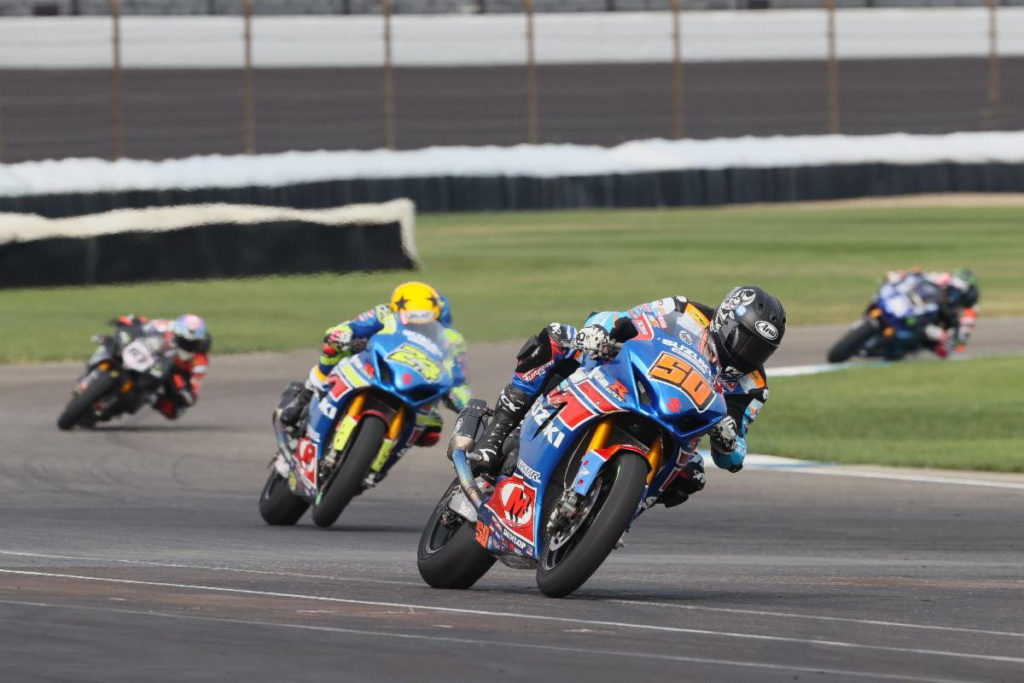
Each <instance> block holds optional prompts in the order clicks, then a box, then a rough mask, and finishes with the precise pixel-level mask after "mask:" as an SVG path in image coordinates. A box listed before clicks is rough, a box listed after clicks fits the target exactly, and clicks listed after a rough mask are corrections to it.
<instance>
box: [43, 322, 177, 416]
mask: <svg viewBox="0 0 1024 683" xmlns="http://www.w3.org/2000/svg"><path fill="white" fill-rule="evenodd" d="M93 341H94V342H96V343H97V347H96V350H95V351H94V352H93V354H92V356H91V357H90V358H89V360H88V361H87V362H86V372H85V374H84V375H83V376H82V377H81V378H80V379H79V380H78V384H77V385H76V386H75V389H74V391H73V392H72V396H71V400H70V401H69V402H68V404H67V406H66V407H65V408H64V411H63V412H62V413H61V414H60V417H58V418H57V427H59V428H60V429H71V428H72V427H75V426H81V427H92V426H93V425H95V424H96V423H97V422H105V421H107V420H110V419H111V418H114V417H117V416H118V415H121V414H123V413H134V412H136V411H137V410H138V409H139V408H140V407H141V406H142V405H144V404H145V403H147V402H148V400H149V399H150V397H151V396H153V395H154V394H155V393H157V392H158V391H159V390H160V388H161V387H162V386H163V384H164V382H165V381H166V379H167V377H168V374H169V373H170V372H171V369H172V365H173V364H174V354H175V350H174V345H173V343H171V341H170V340H169V339H167V338H166V337H165V336H164V335H162V334H159V333H154V332H147V331H146V330H145V328H144V327H143V326H142V325H121V324H118V325H117V326H116V329H115V331H114V333H113V334H111V335H105V336H104V335H97V336H95V337H93Z"/></svg>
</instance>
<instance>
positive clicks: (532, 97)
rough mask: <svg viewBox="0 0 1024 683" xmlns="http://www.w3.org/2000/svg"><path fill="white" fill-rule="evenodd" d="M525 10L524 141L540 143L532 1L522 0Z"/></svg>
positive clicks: (532, 143) (534, 143) (533, 143)
mask: <svg viewBox="0 0 1024 683" xmlns="http://www.w3.org/2000/svg"><path fill="white" fill-rule="evenodd" d="M523 9H524V10H526V141H527V142H528V143H530V144H531V145H536V144H538V143H539V142H540V123H539V118H540V117H539V114H538V111H537V110H538V104H537V99H538V98H537V60H536V56H535V55H534V49H533V48H534V33H533V0H523Z"/></svg>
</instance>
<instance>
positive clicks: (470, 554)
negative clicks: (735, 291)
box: [417, 313, 727, 597]
mask: <svg viewBox="0 0 1024 683" xmlns="http://www.w3.org/2000/svg"><path fill="white" fill-rule="evenodd" d="M698 315H699V314H698ZM633 323H634V326H635V327H636V331H637V334H636V336H635V337H633V338H632V339H629V340H628V341H626V342H624V343H623V345H622V348H621V350H620V351H619V353H618V354H617V356H616V358H615V360H613V361H610V362H605V363H599V362H594V361H586V362H585V363H584V365H583V366H581V367H580V369H579V370H577V371H576V372H575V373H573V374H572V375H571V376H570V377H568V378H567V379H565V380H564V381H562V382H561V383H560V384H559V385H558V386H557V387H555V388H554V389H552V390H551V391H550V392H549V393H547V394H546V395H543V396H541V397H540V398H538V399H537V400H536V401H535V402H534V404H533V406H532V408H531V410H530V413H529V414H528V415H527V416H526V418H525V419H524V420H523V422H522V424H521V427H520V435H519V441H518V445H516V444H515V443H514V438H510V439H509V440H508V441H506V444H505V447H504V448H503V451H504V456H505V460H504V466H503V468H502V471H501V474H500V476H499V477H498V478H497V480H496V481H494V483H493V486H492V485H491V484H490V482H489V481H487V480H485V479H483V478H474V476H473V473H472V471H471V469H470V465H469V462H468V460H467V456H466V454H467V452H468V451H470V450H471V449H472V447H473V444H474V443H475V441H476V440H477V439H479V438H480V436H481V434H482V433H483V429H484V428H485V424H484V422H485V419H486V415H487V406H486V404H485V403H484V402H483V401H478V400H474V401H471V402H470V404H469V405H468V406H467V407H466V409H465V410H464V411H463V412H462V413H460V415H459V419H458V421H457V422H456V425H455V434H454V436H453V437H452V441H451V443H450V445H449V454H450V456H451V458H452V462H453V464H454V466H455V471H456V473H457V475H458V477H457V479H456V480H455V481H454V482H453V483H452V484H451V485H450V486H449V487H448V490H447V491H445V493H444V495H443V496H442V497H441V500H440V501H439V502H438V504H437V506H436V508H435V509H434V512H433V514H432V515H431V517H430V519H429V521H428V522H427V525H426V528H425V529H424V531H423V535H422V537H421V538H420V544H419V549H418V554H417V565H418V568H419V571H420V575H421V576H422V577H423V579H424V580H425V581H426V582H427V583H428V584H429V585H431V586H433V587H435V588H458V589H465V588H469V587H470V586H472V585H473V584H474V583H475V582H476V581H477V580H478V579H480V577H482V576H483V575H484V574H485V573H486V572H487V570H488V569H489V568H490V567H491V566H492V565H493V563H494V562H495V560H496V559H497V560H500V561H501V562H502V563H504V564H505V565H507V566H510V567H515V568H535V569H536V580H537V586H538V587H539V588H540V590H541V591H542V592H543V593H545V594H546V595H549V596H552V597H561V596H564V595H568V594H569V593H571V592H572V591H574V590H576V589H577V588H579V587H580V586H581V585H583V583H584V582H585V581H586V580H587V579H588V578H589V577H590V576H591V575H592V574H593V573H594V572H595V571H596V570H597V568H598V567H600V566H601V563H602V562H604V560H605V558H606V557H607V556H608V554H609V553H610V552H611V551H612V550H613V549H614V548H615V547H616V546H617V545H618V544H619V541H620V539H621V538H622V535H623V534H624V533H625V532H626V531H627V530H628V529H629V527H630V525H631V524H632V523H633V521H634V520H635V519H636V518H637V516H639V515H640V514H641V513H642V512H643V511H644V510H645V509H647V508H649V507H651V506H652V505H653V504H654V503H655V501H656V500H657V499H658V496H659V495H660V494H661V492H662V491H663V490H664V489H665V488H666V486H667V485H668V484H669V482H670V481H671V480H672V479H673V478H674V477H675V476H676V475H677V474H678V472H679V470H680V469H681V466H680V465H678V464H677V462H676V453H677V452H678V447H679V446H680V445H682V444H687V445H688V446H691V447H693V446H695V445H696V440H697V439H699V438H700V436H701V435H703V434H704V433H705V432H707V431H708V430H709V429H710V428H711V427H713V426H714V425H715V424H716V423H718V422H719V421H720V420H721V419H722V418H723V417H725V415H726V414H727V413H726V404H725V399H724V397H723V396H722V393H721V390H720V388H719V387H717V386H716V383H715V375H714V370H713V368H712V366H711V363H710V362H709V361H708V360H707V350H708V340H707V335H706V332H705V331H704V329H703V327H702V326H701V325H700V324H698V323H697V321H696V320H694V319H693V318H691V317H690V314H689V313H682V314H680V313H671V314H667V315H663V316H659V318H658V320H653V319H651V318H634V320H633ZM513 437H514V435H513ZM510 442H513V443H510Z"/></svg>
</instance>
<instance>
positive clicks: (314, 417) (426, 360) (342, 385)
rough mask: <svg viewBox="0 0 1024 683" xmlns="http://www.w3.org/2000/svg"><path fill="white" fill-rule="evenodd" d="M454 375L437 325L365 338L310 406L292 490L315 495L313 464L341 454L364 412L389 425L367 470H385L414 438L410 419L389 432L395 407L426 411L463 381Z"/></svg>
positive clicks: (394, 328)
mask: <svg viewBox="0 0 1024 683" xmlns="http://www.w3.org/2000/svg"><path fill="white" fill-rule="evenodd" d="M457 372H458V370H457V368H456V364H455V359H454V356H453V349H452V345H451V344H450V342H449V341H448V338H447V335H446V330H445V328H444V327H442V326H441V325H440V324H438V323H436V322H430V323H424V324H409V325H403V324H402V323H401V322H398V321H397V320H396V321H395V322H394V324H392V325H388V326H386V327H385V328H384V329H383V330H381V331H380V332H378V333H377V334H375V335H374V336H372V337H370V339H369V340H368V342H367V346H366V348H365V349H364V350H363V351H361V352H359V353H356V354H353V355H352V356H349V357H348V358H344V359H342V360H341V361H339V362H338V364H337V366H335V368H334V369H333V370H332V371H331V374H330V375H329V376H328V377H327V380H326V381H325V384H324V388H325V389H326V393H325V394H324V395H323V396H322V398H320V400H314V401H311V402H310V406H309V420H308V426H307V428H306V437H305V438H304V439H303V440H302V441H301V442H300V444H299V447H298V448H297V449H296V453H295V457H293V458H292V461H291V463H290V464H291V467H292V471H293V473H296V474H297V475H298V476H296V477H295V484H294V485H293V491H295V492H296V493H298V494H300V495H303V496H305V497H307V498H313V497H315V496H316V494H317V481H316V475H317V467H316V466H315V465H316V464H317V463H319V462H320V461H321V460H323V458H324V456H325V454H326V453H327V451H328V446H331V445H333V447H334V450H335V451H337V452H341V451H342V450H343V449H344V446H345V445H346V443H347V441H348V439H349V438H350V437H351V435H352V432H353V430H354V428H355V426H356V425H357V424H358V423H359V421H360V420H361V419H362V417H363V416H364V415H367V414H372V415H375V416H377V417H380V418H381V419H383V420H385V422H387V423H388V425H389V435H388V437H387V438H386V439H385V444H384V445H383V446H382V450H381V456H380V457H379V458H378V460H377V461H376V462H375V463H374V466H373V467H372V468H371V469H372V470H373V471H381V470H382V469H386V466H387V464H388V460H389V459H390V458H392V457H396V456H397V455H398V454H400V453H401V451H402V450H403V449H404V448H405V447H406V446H407V445H408V443H409V442H410V441H412V440H414V437H415V436H417V435H416V434H414V431H415V430H416V429H418V427H417V425H416V420H411V419H403V421H402V422H401V424H400V427H401V428H400V430H399V429H396V430H394V431H396V433H395V434H391V431H390V427H391V425H393V424H394V422H393V421H394V420H395V419H396V416H397V415H399V413H401V412H402V410H400V409H399V407H401V406H404V407H405V408H408V412H409V413H412V414H414V413H417V412H418V411H424V410H429V409H430V408H431V407H432V406H433V405H434V404H435V403H436V402H437V401H438V400H440V399H441V398H443V397H444V396H446V395H447V394H448V392H450V391H451V390H452V389H453V388H454V387H455V386H456V383H457V382H458V381H462V380H461V378H457V377H456V376H455V375H456V374H457ZM367 390H372V393H371V395H370V396H369V398H366V399H363V400H362V401H361V402H360V403H359V404H358V406H355V404H353V400H354V399H355V398H356V397H357V396H358V395H360V394H365V393H366V391H367ZM290 481H291V479H290Z"/></svg>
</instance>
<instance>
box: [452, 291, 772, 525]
mask: <svg viewBox="0 0 1024 683" xmlns="http://www.w3.org/2000/svg"><path fill="white" fill-rule="evenodd" d="M714 310H715V309H714V308H712V307H710V306H705V305H703V304H699V303H696V302H690V301H688V300H687V299H686V298H685V297H682V296H676V297H668V298H664V299H658V300H656V301H652V302H649V303H645V304H641V305H639V306H635V307H633V308H631V309H629V310H628V311H605V312H600V313H594V314H591V316H590V317H589V318H588V319H587V320H586V322H585V323H584V326H583V327H582V328H581V329H579V330H577V329H576V328H574V327H572V326H570V325H565V324H562V323H551V324H550V325H548V326H547V327H545V328H544V329H542V330H541V331H540V332H538V333H537V334H536V335H534V336H533V337H531V338H530V339H528V340H527V341H526V343H525V344H524V345H523V347H522V349H520V351H519V353H518V354H517V355H516V369H515V373H514V374H513V377H512V381H511V382H510V383H509V384H508V385H507V386H506V387H505V388H504V389H502V391H501V393H500V395H499V396H498V400H497V401H496V403H495V405H494V416H493V418H492V420H491V422H490V424H489V425H488V429H487V432H486V433H485V434H484V436H483V437H482V438H481V442H480V444H479V445H478V446H477V448H476V449H475V450H474V452H473V453H472V454H471V458H472V459H473V460H475V461H476V463H477V469H478V471H482V472H484V473H491V474H493V473H495V472H497V471H498V470H499V469H500V468H501V465H502V462H501V460H502V445H503V443H504V441H505V439H506V438H507V437H508V436H509V434H510V433H511V432H512V430H513V429H514V428H515V426H517V425H518V424H519V423H520V422H521V421H522V419H523V417H524V416H525V415H526V412H527V411H528V410H529V407H530V405H531V404H532V403H533V401H534V400H535V399H536V398H537V397H538V396H539V395H540V394H542V393H545V392H547V391H550V390H551V389H552V388H553V387H554V386H555V385H557V383H558V382H560V381H561V380H562V379H564V378H565V377H567V376H568V375H570V374H572V372H574V371H575V370H576V368H578V367H579V365H580V363H581V361H582V360H583V355H584V354H586V355H587V356H590V357H591V358H597V359H606V360H610V359H611V358H614V357H615V354H616V353H617V351H618V349H619V347H621V343H622V342H623V341H626V340H627V339H628V338H630V337H631V336H633V335H635V334H636V329H637V327H640V326H641V325H643V324H646V325H648V326H654V327H659V326H662V327H663V326H664V324H665V317H664V315H665V314H666V313H671V312H678V313H682V314H683V315H682V316H681V317H680V318H678V320H680V321H681V322H680V323H679V324H681V325H685V327H686V328H687V329H683V330H680V331H679V332H680V333H681V334H687V335H689V336H690V337H691V338H693V339H696V340H699V344H700V345H701V346H702V347H704V348H706V355H707V356H708V359H709V360H710V361H711V362H712V364H713V367H714V368H715V369H716V370H717V372H718V376H717V378H716V386H717V387H718V388H719V389H720V390H721V391H722V393H723V395H724V397H725V401H726V405H727V407H728V416H727V417H726V418H724V419H723V420H722V421H721V422H719V423H718V424H717V425H716V426H715V427H714V428H713V429H712V430H711V431H710V432H709V437H710V442H711V443H710V445H711V457H712V458H713V459H714V462H715V464H716V465H717V466H718V467H720V468H722V469H727V470H729V471H730V472H736V471H739V470H740V469H742V467H743V460H744V457H745V456H746V453H747V444H746V434H747V430H748V429H749V427H750V424H751V423H752V422H753V421H754V420H755V419H756V418H757V415H758V413H759V412H760V410H761V408H762V407H763V406H764V403H765V401H767V399H768V387H767V382H766V380H765V373H764V368H758V369H756V370H754V371H753V372H750V373H748V374H746V375H743V376H740V377H726V376H725V375H724V373H723V372H722V369H721V366H720V364H719V363H718V357H717V354H716V353H715V352H714V348H713V343H712V342H711V340H710V338H709V335H708V326H709V324H710V323H709V321H710V319H711V317H712V316H713V314H714ZM638 319H641V320H642V323H641V325H634V324H630V323H632V322H634V321H638ZM638 322H639V321H638ZM698 442H699V439H696V438H695V439H691V440H690V441H688V442H686V443H685V444H680V447H679V449H678V452H677V453H676V454H675V459H676V460H675V462H676V466H675V471H676V474H675V476H674V477H671V478H670V479H669V480H668V481H667V482H666V484H665V486H664V487H663V488H662V490H661V492H660V496H659V498H658V502H660V503H663V504H665V505H666V506H668V507H671V506H673V505H678V504H679V503H682V502H683V501H685V500H686V499H687V498H688V497H689V495H690V494H692V493H695V492H697V491H700V490H701V489H703V488H704V483H705V473H704V460H703V458H702V457H701V455H700V454H699V453H698V452H697V445H698Z"/></svg>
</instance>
